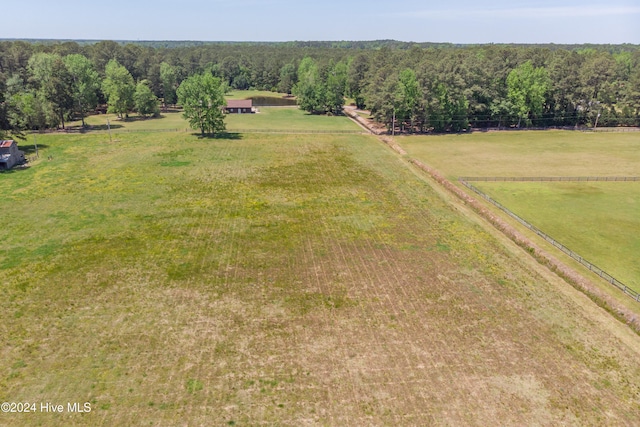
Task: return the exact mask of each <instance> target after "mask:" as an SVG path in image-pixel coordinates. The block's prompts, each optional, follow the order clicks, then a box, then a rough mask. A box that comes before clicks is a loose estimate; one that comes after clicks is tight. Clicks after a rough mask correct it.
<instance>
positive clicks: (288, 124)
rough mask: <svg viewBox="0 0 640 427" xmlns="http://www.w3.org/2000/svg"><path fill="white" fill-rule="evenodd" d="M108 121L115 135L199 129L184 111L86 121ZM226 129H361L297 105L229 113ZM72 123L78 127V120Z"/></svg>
mask: <svg viewBox="0 0 640 427" xmlns="http://www.w3.org/2000/svg"><path fill="white" fill-rule="evenodd" d="M107 119H108V120H109V123H110V126H111V131H112V134H114V135H115V134H117V133H118V132H119V131H124V132H140V131H178V132H198V131H196V130H192V129H190V128H189V123H188V122H187V121H186V120H184V119H183V118H182V113H179V112H171V113H162V114H161V116H160V117H157V118H146V119H145V118H141V117H138V116H131V118H129V119H125V120H120V119H117V118H116V115H115V114H101V115H94V116H89V117H87V119H86V120H85V121H86V122H87V124H88V125H91V126H93V129H94V130H99V131H106V130H107ZM225 124H226V127H227V132H232V133H233V132H260V131H264V132H281V133H283V132H284V133H286V132H292V133H313V132H329V133H330V132H338V133H340V132H342V133H358V132H360V131H361V128H360V127H358V126H357V125H356V124H355V123H353V122H352V121H351V120H349V119H348V118H347V117H342V116H333V117H330V116H314V115H311V114H308V113H306V112H305V111H302V110H300V109H298V108H296V107H259V112H258V113H256V114H228V115H227V116H226V118H225ZM72 125H77V126H79V125H80V123H79V122H74V123H72Z"/></svg>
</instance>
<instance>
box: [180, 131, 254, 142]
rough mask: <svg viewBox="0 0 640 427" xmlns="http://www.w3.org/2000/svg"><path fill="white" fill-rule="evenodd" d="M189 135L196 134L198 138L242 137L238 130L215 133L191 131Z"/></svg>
mask: <svg viewBox="0 0 640 427" xmlns="http://www.w3.org/2000/svg"><path fill="white" fill-rule="evenodd" d="M191 135H193V136H197V137H198V138H199V139H236V140H237V139H242V134H241V133H238V132H220V133H216V134H210V133H205V134H204V135H203V134H201V133H192V134H191Z"/></svg>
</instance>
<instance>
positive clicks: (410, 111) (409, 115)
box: [396, 68, 422, 132]
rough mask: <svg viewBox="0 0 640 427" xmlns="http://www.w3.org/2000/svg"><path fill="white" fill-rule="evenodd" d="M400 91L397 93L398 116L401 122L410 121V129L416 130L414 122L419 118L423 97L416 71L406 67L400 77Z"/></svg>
mask: <svg viewBox="0 0 640 427" xmlns="http://www.w3.org/2000/svg"><path fill="white" fill-rule="evenodd" d="M398 83H399V85H398V92H397V93H396V105H397V107H396V108H397V111H396V118H398V119H400V120H401V122H404V121H407V120H408V121H409V126H410V131H411V132H413V130H414V123H415V121H416V119H417V118H418V112H419V109H420V104H421V99H422V89H421V88H420V84H419V83H418V79H417V78H416V73H415V72H414V71H413V70H412V69H410V68H406V69H405V70H403V71H402V72H401V73H400V76H399V77H398Z"/></svg>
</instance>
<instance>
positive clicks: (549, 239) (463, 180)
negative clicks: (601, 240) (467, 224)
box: [459, 177, 640, 302]
mask: <svg viewBox="0 0 640 427" xmlns="http://www.w3.org/2000/svg"><path fill="white" fill-rule="evenodd" d="M494 178H498V177H494ZM578 178H586V177H578ZM589 178H597V177H589ZM601 178H602V177H601ZM607 178H614V177H607ZM615 178H635V179H631V180H630V179H626V181H638V179H637V177H615ZM471 180H476V181H510V179H500V180H499V179H493V180H492V179H486V178H459V181H460V183H461V184H462V185H464V186H465V187H467V188H469V189H470V190H471V191H473V192H474V193H476V194H478V195H479V196H480V197H482V198H483V199H485V200H486V201H488V202H489V203H491V204H492V205H494V206H496V207H497V208H498V209H500V210H502V211H503V212H505V213H506V214H507V215H509V216H510V217H511V218H513V219H515V220H516V221H518V222H519V223H520V224H522V225H524V226H525V227H527V228H528V229H529V230H531V231H533V232H534V233H536V234H537V235H538V236H540V237H542V238H543V239H544V240H546V241H547V242H549V243H551V244H552V245H553V246H555V247H556V248H558V249H560V250H561V251H562V252H564V253H565V254H567V255H569V256H570V257H571V258H573V259H574V260H576V261H578V262H579V263H580V264H582V265H584V266H585V267H587V268H588V269H589V270H590V271H592V272H593V273H594V274H597V275H598V276H600V277H601V278H603V279H604V280H606V281H607V282H609V283H610V284H612V285H613V286H615V287H617V288H618V289H620V290H621V291H622V292H624V293H625V294H626V295H628V296H629V297H631V298H633V299H634V300H636V301H638V302H640V293H638V292H636V291H634V290H633V289H631V288H629V286H627V285H626V284H624V283H622V282H621V281H620V280H618V279H616V278H615V277H613V276H612V275H611V274H609V273H607V272H606V271H604V270H603V269H601V268H600V267H598V266H596V265H595V264H593V263H592V262H589V261H587V260H586V259H584V258H583V257H582V256H581V255H579V254H578V253H576V252H574V251H572V250H571V249H569V248H568V247H566V246H565V245H563V244H562V243H560V242H558V241H557V240H555V239H554V238H552V237H551V236H549V235H547V234H546V233H544V232H543V231H541V230H539V229H538V228H536V227H535V226H533V225H532V224H530V223H529V222H527V221H525V220H524V219H522V218H520V217H519V216H518V215H516V214H515V213H513V212H511V211H510V210H509V209H508V208H506V207H505V206H503V205H502V204H501V203H499V202H498V201H496V200H494V199H492V198H491V197H490V196H488V195H487V194H485V193H483V192H482V191H480V190H479V189H478V188H477V187H475V186H474V185H472V184H471V183H469V181H471ZM511 181H522V179H519V178H518V179H511ZM537 181H541V180H540V179H537ZM582 181H586V179H582ZM601 181H604V180H603V179H601ZM609 181H615V180H613V179H610V180H609ZM617 181H625V179H617Z"/></svg>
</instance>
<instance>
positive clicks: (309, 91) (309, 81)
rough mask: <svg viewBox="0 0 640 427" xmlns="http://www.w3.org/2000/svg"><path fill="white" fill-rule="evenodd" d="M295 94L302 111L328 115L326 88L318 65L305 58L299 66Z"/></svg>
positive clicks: (294, 88)
mask: <svg viewBox="0 0 640 427" xmlns="http://www.w3.org/2000/svg"><path fill="white" fill-rule="evenodd" d="M293 94H294V95H295V96H296V98H297V100H298V105H299V106H300V109H301V110H304V111H308V112H309V113H326V112H327V109H326V105H327V102H326V96H327V93H326V86H325V84H324V82H323V81H322V79H321V77H320V72H319V70H318V65H317V64H316V62H315V61H314V60H313V59H312V58H310V57H305V58H304V59H303V60H302V61H300V65H299V66H298V83H296V85H295V86H294V87H293Z"/></svg>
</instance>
